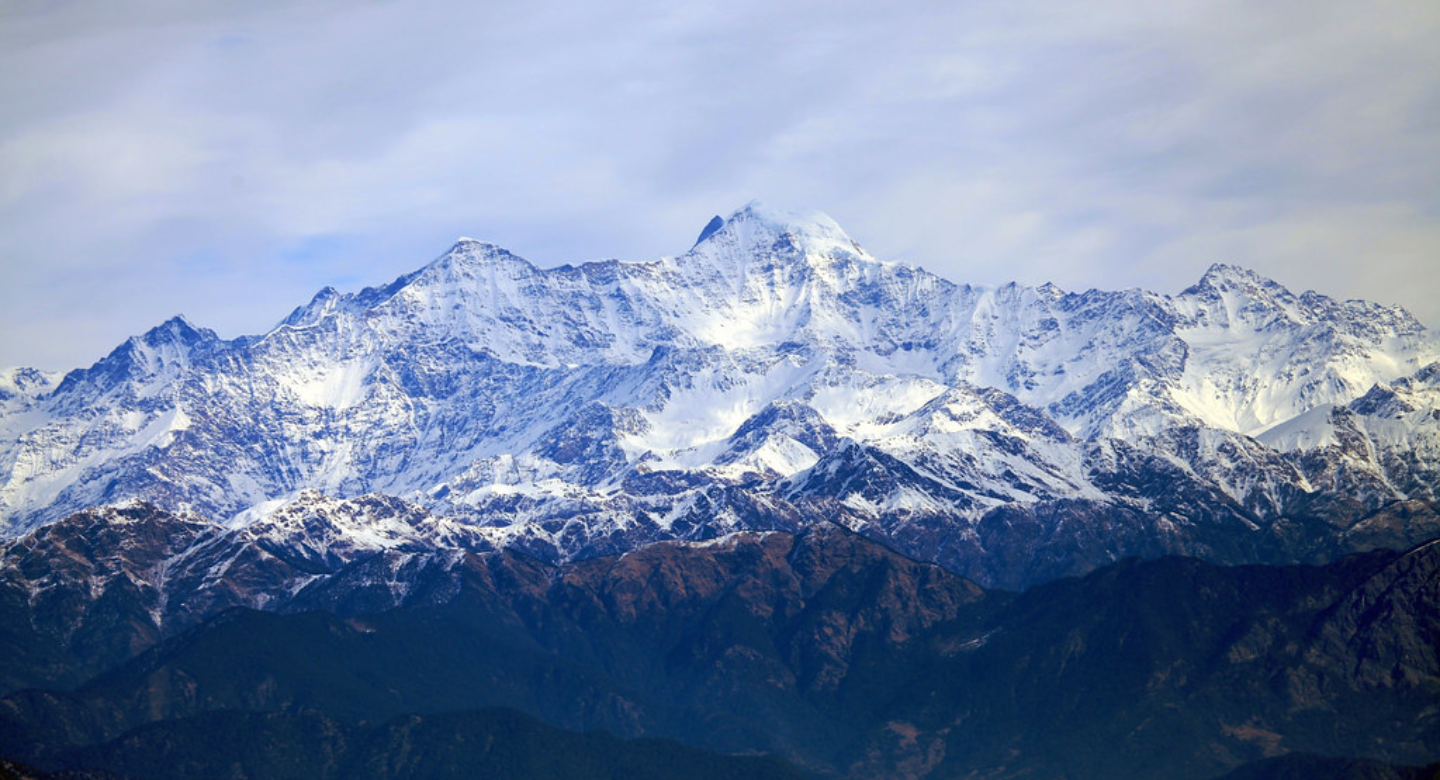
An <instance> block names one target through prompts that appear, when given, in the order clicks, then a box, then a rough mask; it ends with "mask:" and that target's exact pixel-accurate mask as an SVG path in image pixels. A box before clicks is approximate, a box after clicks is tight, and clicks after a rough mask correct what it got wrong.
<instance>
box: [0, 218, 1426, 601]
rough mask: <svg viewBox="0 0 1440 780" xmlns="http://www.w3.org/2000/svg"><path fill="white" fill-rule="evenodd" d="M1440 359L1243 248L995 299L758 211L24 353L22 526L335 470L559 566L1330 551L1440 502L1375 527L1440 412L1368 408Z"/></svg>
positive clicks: (1413, 520)
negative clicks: (627, 251)
mask: <svg viewBox="0 0 1440 780" xmlns="http://www.w3.org/2000/svg"><path fill="white" fill-rule="evenodd" d="M1437 358H1440V347H1437V342H1436V340H1435V339H1434V337H1433V336H1432V335H1431V334H1430V333H1428V332H1427V331H1426V330H1425V329H1424V328H1423V327H1422V326H1421V325H1420V324H1419V323H1418V322H1416V321H1415V320H1414V319H1413V318H1412V317H1410V316H1409V315H1408V314H1406V313H1405V312H1404V311H1403V310H1400V309H1392V308H1387V307H1382V306H1377V305H1375V304H1369V303H1364V302H1357V301H1344V302H1341V301H1336V300H1334V299H1331V298H1329V297H1326V296H1324V295H1322V294H1319V293H1314V292H1305V293H1303V294H1300V295H1295V294H1293V293H1291V292H1289V291H1288V290H1286V289H1285V288H1284V287H1283V286H1281V285H1279V284H1277V283H1275V282H1273V281H1269V280H1265V279H1263V278H1261V277H1259V276H1257V275H1255V274H1253V273H1252V272H1249V271H1246V270H1244V269H1240V268H1236V267H1233V266H1221V265H1217V266H1214V267H1212V268H1211V269H1210V271H1208V272H1207V273H1206V274H1205V276H1204V277H1203V278H1202V279H1201V280H1200V281H1199V283H1197V284H1196V285H1195V286H1193V287H1191V288H1189V289H1187V290H1185V291H1183V292H1181V293H1180V294H1179V295H1175V296H1170V295H1162V294H1157V293H1151V292H1144V291H1139V290H1129V291H1121V292H1107V291H1099V290H1090V291H1088V292H1085V293H1078V294H1077V293H1069V292H1065V291H1063V290H1060V289H1059V288H1057V287H1055V286H1054V285H1044V286H1041V287H1034V288H1032V287H1024V286H1020V285H1015V284H1010V285H1005V286H1003V287H999V288H993V289H991V288H980V287H973V286H969V285H960V284H955V283H952V282H950V281H947V280H945V279H942V278H940V277H937V276H935V275H933V274H931V273H929V272H927V271H925V270H923V269H920V268H916V267H914V266H910V265H906V264H903V263H893V262H886V261H882V260H880V259H877V258H875V257H873V256H872V255H870V254H869V253H868V252H866V251H865V250H864V249H863V248H862V247H861V246H860V245H859V244H858V243H856V242H855V241H854V240H852V239H851V238H850V237H849V236H848V235H846V233H845V232H844V231H843V230H842V229H841V228H840V226H839V225H837V224H836V223H835V222H834V220H832V219H830V218H829V217H827V216H825V215H823V214H819V213H814V212H811V213H792V212H786V211H783V210H779V209H774V208H771V207H768V206H765V205H764V204H761V203H758V202H757V203H751V204H748V205H747V206H745V207H744V208H742V209H740V210H738V211H736V212H734V213H733V214H731V215H730V216H729V217H728V218H726V219H723V220H718V221H717V220H712V221H711V222H710V223H709V224H708V225H706V227H705V229H704V230H703V231H702V233H701V236H700V239H699V240H698V241H697V242H696V244H695V245H694V246H693V247H692V248H691V249H690V250H689V251H687V252H686V253H685V254H682V255H678V256H673V257H665V258H660V259H657V260H652V261H648V262H619V261H613V260H611V261H603V262H591V263H584V264H581V265H578V266H571V265H565V266H561V267H558V268H552V269H541V268H538V267H536V266H535V265H533V264H531V263H530V262H528V261H526V260H525V259H523V258H520V257H518V256H516V255H513V254H511V253H510V252H508V251H506V250H504V249H503V248H501V247H498V246H495V245H493V244H488V243H484V242H480V241H475V240H471V239H463V240H461V241H459V242H457V243H456V244H455V245H454V246H453V247H452V248H451V249H450V250H449V251H447V252H446V253H445V254H443V255H441V256H440V257H438V258H436V259H435V260H434V261H432V262H431V263H429V264H428V265H425V266H423V267H421V268H419V269H417V270H416V271H414V272H412V273H409V274H406V275H404V276H401V277H399V278H397V279H395V280H393V281H392V282H390V283H388V284H383V285H378V286H375V287H370V288H366V289H363V290H360V291H358V292H352V293H342V292H338V291H336V290H333V289H329V288H327V289H325V290H322V291H320V293H318V294H317V295H316V296H315V297H314V298H313V299H312V300H311V301H310V302H309V303H308V304H305V305H303V306H301V307H299V308H297V309H296V310H295V311H294V312H293V313H292V314H291V315H290V316H288V317H286V318H285V320H284V321H283V322H281V323H280V324H279V325H277V326H276V327H275V328H273V329H272V330H270V331H269V332H267V333H264V334H260V335H258V336H252V337H244V338H240V339H236V340H233V341H223V340H220V339H218V338H217V337H216V336H215V335H214V334H213V333H211V332H209V331H206V330H204V329H202V328H198V327H196V326H193V325H190V324H189V323H187V322H185V321H183V320H172V321H171V322H169V323H166V324H165V325H162V326H160V327H159V328H157V329H155V330H154V331H151V333H149V334H147V335H146V336H144V337H141V338H137V339H131V340H130V341H128V342H126V344H125V345H122V346H121V347H120V348H118V349H117V350H116V351H115V352H114V353H112V354H111V355H110V356H108V357H107V358H105V359H104V360H102V361H100V362H99V363H97V364H96V365H95V366H92V367H90V368H88V369H82V370H78V371H75V372H71V373H70V374H69V375H68V376H66V377H65V378H64V379H63V380H59V381H55V380H52V379H50V378H47V377H44V376H40V375H38V374H36V373H35V372H29V373H26V372H24V371H23V370H16V371H10V372H7V373H6V374H4V375H3V376H0V380H3V384H0V431H3V438H0V528H3V530H4V534H5V535H7V536H17V535H21V534H25V533H27V532H29V531H30V530H32V529H35V528H38V527H42V526H45V525H47V524H49V523H52V522H55V521H57V520H59V519H61V518H63V517H66V516H67V515H70V514H72V513H75V512H78V511H81V510H85V509H87V508H90V507H94V506H99V505H107V504H114V503H116V502H120V501H123V500H126V499H137V498H138V499H144V500H146V501H149V502H151V503H153V504H154V505H155V506H157V507H159V508H161V509H165V510H170V511H183V512H189V513H193V514H195V515H198V516H201V517H204V518H208V519H210V520H213V521H216V522H218V523H221V524H222V525H226V526H228V527H232V528H238V527H246V526H247V525H248V524H251V523H256V522H260V521H262V520H264V519H265V518H267V517H270V516H271V515H273V514H274V513H275V512H278V511H282V510H283V508H284V507H285V506H287V505H288V504H292V503H293V502H295V501H300V500H313V495H315V494H312V493H307V492H306V491H319V493H320V494H324V495H325V496H327V497H329V498H330V499H334V500H338V501H346V500H351V499H355V498H357V497H360V496H363V495H372V494H379V495H385V496H391V497H395V498H397V499H400V500H402V501H403V502H404V504H405V506H407V507H408V509H407V510H406V511H411V510H414V511H419V512H423V513H428V514H431V515H436V516H440V517H443V518H445V521H446V523H449V524H451V525H453V526H454V527H459V528H466V529H470V530H469V531H467V532H466V533H467V534H469V535H468V536H466V537H465V538H467V539H470V540H471V541H470V543H474V544H483V545H492V546H498V547H505V546H519V547H521V548H522V549H525V550H527V551H529V552H530V553H532V554H535V555H539V556H541V557H545V558H549V559H553V560H563V559H575V558H584V557H589V556H595V555H601V554H606V553H610V552H618V551H624V550H627V549H631V548H634V547H636V546H639V545H643V544H646V543H649V542H651V541H654V540H657V539H666V538H688V539H704V538H710V537H714V536H718V535H722V534H725V533H728V532H731V531H734V530H739V529H778V530H795V529H797V528H800V527H802V526H805V525H808V524H812V523H815V522H821V521H826V522H838V523H841V524H842V525H845V526H846V527H848V528H851V529H852V530H855V531H858V532H861V533H864V534H867V535H870V536H872V537H875V538H879V539H883V540H885V541H886V542H887V543H889V544H893V545H896V546H897V547H899V548H900V549H902V550H904V551H906V552H909V553H910V554H914V555H918V556H920V557H923V558H927V559H929V560H935V561H938V562H940V563H943V564H944V565H946V566H949V567H951V568H952V569H954V570H956V571H959V572H962V573H965V574H967V575H968V576H972V577H974V578H976V579H977V580H980V581H981V582H983V583H986V584H1002V585H1006V586H1020V585H1023V584H1026V583H1030V582H1034V581H1038V580H1042V579H1046V578H1051V577H1055V576H1060V575H1064V574H1071V573H1077V572H1081V571H1085V570H1088V569H1089V568H1092V567H1094V566H1096V565H1099V564H1101V563H1104V562H1106V561H1109V560H1113V559H1115V558H1117V557H1123V556H1126V555H1157V554H1161V553H1166V552H1192V553H1195V554H1201V555H1205V556H1207V557H1210V558H1212V559H1215V560H1225V561H1240V560H1275V561H1286V560H1298V559H1305V560H1310V559H1317V558H1324V557H1327V556H1330V555H1332V554H1338V552H1341V551H1345V550H1349V549H1355V548H1356V547H1358V546H1360V544H1361V541H1360V540H1367V541H1365V543H1366V544H1369V543H1392V542H1393V543H1395V544H1399V543H1400V541H1401V540H1403V539H1405V538H1410V536H1412V535H1413V534H1414V533H1418V531H1416V529H1417V528H1421V527H1428V526H1427V525H1425V524H1426V523H1429V522H1431V521H1432V519H1433V514H1426V513H1425V512H1410V513H1409V514H1407V515H1406V517H1407V518H1409V519H1406V520H1404V521H1399V520H1395V519H1394V518H1393V517H1390V516H1388V515H1387V516H1385V517H1386V518H1389V519H1385V520H1376V519H1373V518H1375V517H1378V516H1379V515H1377V514H1376V513H1383V512H1386V511H1389V510H1388V509H1387V507H1393V506H1394V505H1396V504H1397V502H1405V501H1414V500H1421V501H1428V500H1433V499H1434V498H1435V496H1434V495H1433V493H1434V489H1435V488H1434V486H1435V485H1436V484H1437V482H1440V480H1437V475H1440V456H1437V455H1435V453H1437V452H1440V446H1437V443H1440V429H1437V425H1440V423H1437V422H1436V421H1435V419H1433V418H1432V417H1426V412H1427V411H1428V410H1429V409H1430V407H1426V408H1425V409H1420V408H1415V409H1411V411H1410V412H1407V414H1410V417H1407V418H1406V425H1407V427H1406V428H1405V429H1404V431H1403V432H1402V433H1395V432H1394V430H1392V429H1393V426H1392V425H1391V424H1390V423H1389V422H1385V421H1383V420H1382V419H1381V417H1380V416H1379V415H1380V413H1379V412H1378V411H1376V410H1380V409H1383V408H1388V407H1385V406H1384V405H1383V404H1378V403H1368V405H1367V404H1361V403H1360V402H1359V401H1358V400H1357V399H1362V398H1367V397H1369V398H1373V397H1375V396H1374V395H1373V394H1374V393H1376V392H1381V391H1380V390H1376V388H1400V387H1412V386H1419V385H1420V384H1423V383H1424V380H1423V379H1422V377H1425V376H1429V374H1426V373H1424V372H1425V371H1426V367H1427V366H1428V365H1429V364H1431V363H1432V362H1434V361H1435V360H1436V359H1437ZM1407 383H1408V384H1407ZM1406 398H1407V399H1411V400H1407V403H1412V405H1413V403H1419V404H1426V403H1433V401H1432V400H1428V399H1430V398H1431V396H1429V395H1425V394H1423V393H1412V394H1410V395H1407V396H1406ZM1414 399H1419V400H1414ZM1315 415H1321V416H1322V417H1323V419H1318V418H1315ZM1325 415H1329V416H1325ZM1297 426H1299V427H1297ZM1325 426H1330V427H1328V428H1325V430H1327V431H1331V433H1328V434H1327V433H1324V432H1322V431H1320V429H1321V428H1324V427H1325ZM1301 429H1303V430H1304V431H1307V432H1310V433H1307V434H1306V435H1304V436H1299V435H1290V434H1286V435H1276V436H1273V437H1270V438H1266V434H1265V432H1266V431H1271V430H1276V431H1280V430H1285V431H1290V432H1292V433H1293V432H1294V431H1296V430H1301ZM1342 431H1343V432H1342ZM302 496H310V497H311V498H309V499H302ZM1366 523H1370V525H1365V524H1366ZM451 525H447V526H446V527H451ZM340 527H342V528H345V529H349V530H348V531H346V533H350V534H353V533H357V532H358V531H356V528H358V527H359V526H355V525H353V524H352V525H346V524H342V525H341V526H340ZM427 527H428V526H427ZM455 533H458V532H455ZM457 538H458V537H457ZM1377 540H1378V541H1377ZM317 554H318V553H317Z"/></svg>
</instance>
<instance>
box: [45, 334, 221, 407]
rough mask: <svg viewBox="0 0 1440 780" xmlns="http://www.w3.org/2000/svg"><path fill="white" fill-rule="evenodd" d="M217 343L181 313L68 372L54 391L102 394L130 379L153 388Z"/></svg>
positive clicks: (212, 335) (217, 339) (218, 341)
mask: <svg viewBox="0 0 1440 780" xmlns="http://www.w3.org/2000/svg"><path fill="white" fill-rule="evenodd" d="M219 343H220V338H219V337H218V336H216V335H215V332H214V331H212V330H210V329H208V328H197V327H195V326H194V325H192V324H190V322H189V320H186V319H185V318H184V317H183V316H176V317H172V318H170V319H169V320H166V321H165V322H163V323H161V324H160V325H157V326H156V327H154V328H151V329H150V330H148V331H146V332H145V333H144V334H143V335H140V336H132V337H130V338H129V339H127V340H126V341H125V343H123V344H121V345H120V346H118V347H116V348H115V349H114V350H113V351H112V352H111V353H110V354H109V355H106V356H105V357H104V358H101V359H100V361H99V362H97V363H95V364H94V365H93V366H91V367H89V368H85V369H77V370H75V371H71V372H70V373H69V374H67V375H66V376H65V379H64V380H63V381H61V383H60V386H59V387H58V388H56V393H57V394H65V393H67V392H72V391H76V390H80V389H81V388H88V389H89V390H90V391H91V392H93V393H100V394H103V393H105V392H107V391H109V390H111V389H113V388H116V387H119V386H121V385H124V384H125V383H127V382H131V381H135V382H145V383H146V384H147V385H149V387H150V389H151V390H153V389H156V388H157V387H158V385H159V384H160V383H163V382H165V381H168V380H172V379H174V377H175V376H176V375H178V374H179V373H181V372H183V371H184V370H185V369H186V367H188V365H189V363H190V360H191V357H192V355H193V354H194V353H196V352H198V351H201V350H203V349H206V348H209V347H212V346H215V345H217V344H219ZM87 395H88V394H87Z"/></svg>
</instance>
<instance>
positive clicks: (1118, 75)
mask: <svg viewBox="0 0 1440 780" xmlns="http://www.w3.org/2000/svg"><path fill="white" fill-rule="evenodd" d="M201 5H203V6H205V7H204V8H197V7H196V6H201ZM1437 40H1440V3H1435V2H1433V1H1431V0H1423V1H1419V0H1417V1H1414V2H1385V1H1383V0H1382V1H1381V2H1373V3H1365V4H1356V3H1353V2H1330V1H1329V0H1320V1H1319V2H1310V1H1306V2H1298V1H1297V2H1269V3H1267V2H1190V1H1189V0H1177V1H1173V2H1166V3H1142V2H1118V1H1114V0H1111V1H1107V2H1089V3H1079V4H1063V3H1053V2H1039V1H1036V0H1022V1H1021V2H1003V3H1002V2H972V3H956V2H943V3H924V2H904V1H903V0H900V1H898V2H889V3H841V2H833V1H832V2H823V3H822V2H789V3H785V2H780V3H777V2H773V1H772V2H750V1H749V0H732V1H731V2H726V3H723V4H707V3H696V2H648V3H646V2H630V3H615V2H587V3H575V2H566V3H547V4H536V3H524V4H521V3H495V2H489V3H478V4H477V3H458V2H405V3H399V2H393V3H391V2H385V3H355V2H347V3H339V2H300V3H289V4H278V3H263V4H262V3H253V2H214V3H204V4H197V3H188V2H178V1H174V2H171V1H165V2H128V1H127V0H119V1H118V2H117V1H109V2H88V1H86V0H77V1H74V2H40V1H39V0H12V1H11V2H0V290H3V293H0V295H3V304H4V305H3V306H0V365H17V364H21V365H35V366H38V367H42V368H49V369H65V368H72V367H75V366H79V365H84V364H88V363H90V362H92V361H93V360H95V359H97V358H99V357H100V356H102V355H103V354H104V353H105V352H107V351H108V350H109V349H111V348H112V347H113V346H115V345H116V344H118V343H119V342H120V341H121V340H123V339H124V338H125V337H126V336H128V335H131V334H134V333H139V332H143V331H144V330H146V329H148V328H149V327H151V326H153V325H155V324H158V323H159V322H161V321H162V320H164V319H166V318H167V317H169V316H171V315H173V314H176V313H184V314H186V315H187V316H188V317H190V319H191V320H192V321H194V322H196V323H197V324H200V325H205V326H208V327H212V328H214V329H216V330H217V331H219V332H220V334H221V335H222V336H227V337H228V336H236V335H240V334H243V333H256V332H260V331H263V330H265V329H267V328H269V327H270V326H271V325H273V324H274V323H275V322H276V321H278V320H279V319H280V318H281V317H283V316H284V315H285V314H286V313H288V312H289V310H290V309H292V308H293V307H294V306H296V305H299V304H300V303H303V302H304V301H305V300H307V299H308V298H309V297H310V296H311V295H312V294H313V293H314V292H315V291H316V290H318V289H319V288H320V287H323V286H325V285H327V284H329V285H334V286H336V287H339V288H341V289H355V288H358V287H360V286H362V285H365V284H375V283H380V282H384V281H387V280H389V279H391V278H393V277H395V276H397V275H399V274H401V273H403V272H405V271H408V270H411V269H414V268H416V267H419V266H420V265H422V264H424V263H425V262H427V261H428V260H430V259H431V258H433V257H434V256H435V255H437V254H439V253H441V252H443V251H444V250H445V249H446V248H447V247H448V246H449V245H450V243H451V242H452V241H453V240H454V239H455V238H456V237H458V236H461V235H469V236H475V237H477V238H483V239H486V240H490V241H494V242H496V243H499V244H502V245H504V246H506V247H508V248H510V249H511V250H512V251H514V252H516V253H517V254H520V255H522V256H525V257H528V258H530V259H531V260H532V261H534V262H536V263H537V264H539V265H542V266H550V265H557V264H559V263H563V262H578V261H583V260H588V259H597V258H602V257H618V258H621V259H629V260H647V259H653V258H654V257H657V256H660V255H665V254H675V253H679V252H682V251H684V250H685V249H687V248H688V247H689V245H690V243H691V242H692V241H693V240H694V238H695V235H696V234H697V233H698V232H699V230H700V228H701V227H702V226H703V225H704V224H705V222H706V221H707V220H708V219H709V218H710V216H711V215H713V214H717V213H720V214H726V213H729V212H730V211H731V210H733V209H735V208H737V207H739V206H740V205H742V204H744V203H745V202H747V201H749V200H751V199H752V198H761V199H764V200H766V201H768V202H770V203H773V204H775V205H779V206H784V207H789V208H795V209H819V210H821V211H825V212H828V213H829V214H831V215H832V216H833V217H835V219H836V220H837V221H839V223H840V224H841V225H842V226H844V227H845V228H846V229H847V231H848V232H849V233H850V234H851V235H852V236H853V237H854V238H856V239H857V240H858V241H860V242H861V243H862V244H864V245H865V246H866V247H867V248H868V249H870V250H871V252H873V253H874V254H876V255H878V256H881V257H883V258H886V259H897V260H906V261H909V262H913V263H916V264H919V265H922V266H924V267H926V268H928V269H930V270H932V271H934V272H936V273H938V274H940V275H942V276H945V277H947V278H950V279H952V280H955V281H959V282H970V283H975V284H999V283H1003V282H1005V281H1009V280H1012V279H1013V280H1018V281H1021V282H1025V283H1032V284H1038V283H1041V282H1045V281H1053V282H1055V283H1057V284H1059V285H1060V286H1062V287H1065V288H1067V289H1077V290H1079V289H1085V288H1088V287H1106V288H1117V287H1132V286H1142V287H1148V288H1151V289H1156V290H1159V291H1162V292H1178V291H1179V290H1180V289H1182V288H1184V287H1185V286H1187V285H1188V284H1190V283H1192V282H1194V281H1195V280H1196V279H1197V278H1198V277H1199V276H1200V274H1201V273H1202V272H1203V271H1204V269H1205V267H1206V266H1208V265H1209V264H1210V263H1212V262H1216V261H1224V262H1231V263H1237V264H1240V265H1245V266H1249V267H1252V268H1254V269H1256V270H1258V271H1260V272H1261V273H1263V274H1266V275H1268V276H1271V277H1273V278H1275V279H1277V280H1278V281H1280V282H1282V283H1284V284H1286V285H1288V286H1290V287H1292V288H1294V289H1296V290H1297V291H1298V290H1301V289H1306V288H1313V289H1317V290H1319V291H1321V292H1325V293H1328V294H1332V295H1336V296H1340V297H1365V298H1370V299H1373V300H1377V301H1380V302H1384V303H1399V304H1402V305H1404V306H1406V307H1407V308H1409V309H1410V310H1411V311H1412V312H1414V313H1415V314H1416V315H1417V316H1419V317H1420V318H1421V319H1422V320H1424V321H1425V322H1427V323H1428V324H1432V325H1440V271H1437V269H1440V46H1436V45H1435V41H1437Z"/></svg>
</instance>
